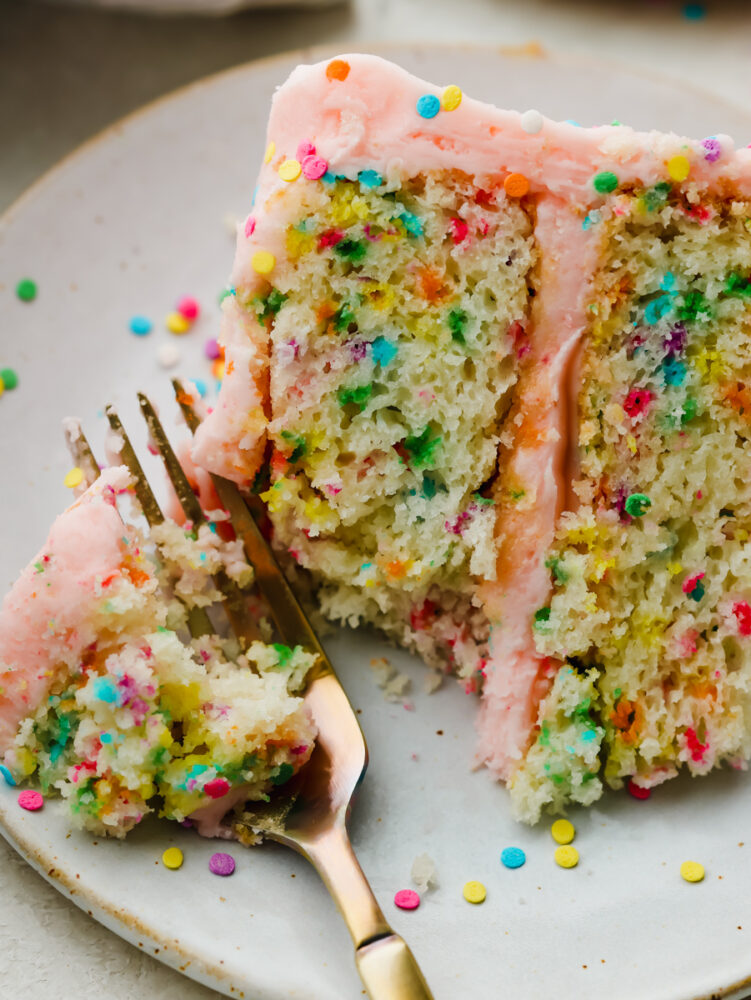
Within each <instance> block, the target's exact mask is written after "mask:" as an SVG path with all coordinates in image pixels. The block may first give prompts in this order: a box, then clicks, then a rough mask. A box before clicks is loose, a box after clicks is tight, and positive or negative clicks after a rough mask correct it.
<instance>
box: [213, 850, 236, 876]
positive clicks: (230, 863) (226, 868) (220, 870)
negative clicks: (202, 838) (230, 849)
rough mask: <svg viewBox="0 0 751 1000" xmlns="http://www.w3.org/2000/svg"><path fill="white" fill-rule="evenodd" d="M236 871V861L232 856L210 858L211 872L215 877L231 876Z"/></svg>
mask: <svg viewBox="0 0 751 1000" xmlns="http://www.w3.org/2000/svg"><path fill="white" fill-rule="evenodd" d="M234 870H235V859H234V858H233V857H232V855H231V854H212V855H211V857H210V858H209V871H210V872H213V874H214V875H231V874H232V872H233V871H234Z"/></svg>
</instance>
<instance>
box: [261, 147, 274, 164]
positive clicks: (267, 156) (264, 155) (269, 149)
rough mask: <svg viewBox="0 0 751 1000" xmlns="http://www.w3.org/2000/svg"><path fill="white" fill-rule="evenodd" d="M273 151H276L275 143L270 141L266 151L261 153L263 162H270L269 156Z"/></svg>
mask: <svg viewBox="0 0 751 1000" xmlns="http://www.w3.org/2000/svg"><path fill="white" fill-rule="evenodd" d="M275 152H276V143H275V142H270V143H269V144H268V146H267V147H266V152H265V153H264V154H263V162H264V163H271V157H272V156H273V155H274V153H275Z"/></svg>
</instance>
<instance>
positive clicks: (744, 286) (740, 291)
mask: <svg viewBox="0 0 751 1000" xmlns="http://www.w3.org/2000/svg"><path fill="white" fill-rule="evenodd" d="M725 294H726V295H746V296H748V295H751V281H749V279H748V278H744V277H743V275H742V274H738V273H737V272H734V273H733V274H729V275H728V276H727V278H726V279H725ZM0 375H2V372H0Z"/></svg>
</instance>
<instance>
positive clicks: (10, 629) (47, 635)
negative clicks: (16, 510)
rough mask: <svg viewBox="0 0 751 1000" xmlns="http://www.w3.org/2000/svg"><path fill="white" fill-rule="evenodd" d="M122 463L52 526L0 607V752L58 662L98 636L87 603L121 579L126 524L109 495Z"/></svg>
mask: <svg viewBox="0 0 751 1000" xmlns="http://www.w3.org/2000/svg"><path fill="white" fill-rule="evenodd" d="M129 482H130V476H129V473H128V471H127V469H125V468H114V469H107V470H106V471H105V472H103V473H102V475H101V476H100V477H99V479H97V481H96V483H94V485H93V486H91V487H90V488H89V489H88V490H87V491H86V492H85V493H84V494H83V495H82V496H81V497H79V499H78V500H77V501H76V502H75V503H74V504H73V505H72V506H71V507H69V508H68V509H67V510H66V511H64V513H62V514H61V515H60V516H59V517H58V518H57V520H56V521H55V522H54V524H53V525H52V528H51V529H50V533H49V536H48V538H47V541H46V542H45V544H44V547H43V548H42V549H41V550H40V552H39V553H38V554H37V556H36V558H35V559H33V560H32V561H31V563H30V564H29V565H28V566H27V567H26V569H25V570H24V571H23V573H22V574H21V576H20V577H19V578H18V580H17V581H16V583H15V584H14V586H13V587H12V589H11V590H10V592H9V593H8V594H7V596H6V597H5V600H4V601H3V605H2V609H0V756H2V754H3V753H4V752H5V751H6V750H7V749H8V748H9V746H10V745H11V743H12V742H13V739H14V737H15V735H16V732H17V730H18V726H19V724H20V722H21V720H22V719H24V718H25V717H26V716H27V715H31V714H32V713H33V712H34V711H35V710H36V709H37V708H38V707H39V705H40V704H41V703H42V702H43V701H44V699H45V698H46V697H47V695H48V693H49V690H50V688H51V686H52V684H53V682H54V681H55V679H56V678H57V677H58V676H59V665H61V664H62V663H63V662H65V661H67V662H71V661H73V660H75V659H76V658H78V657H80V656H82V654H83V652H84V651H85V649H86V648H87V647H88V646H90V645H91V643H93V642H95V641H96V638H97V635H96V629H95V625H94V624H93V622H92V604H95V603H99V602H101V601H103V600H105V599H106V597H107V595H108V593H111V592H112V589H113V586H114V584H115V583H116V581H117V580H118V579H120V567H121V563H122V561H123V556H124V554H125V551H126V548H125V545H124V543H123V537H124V536H126V529H125V527H124V525H123V522H122V521H121V519H120V516H119V514H118V513H117V509H116V507H115V496H116V494H117V493H118V492H120V491H122V490H124V489H127V487H128V484H129Z"/></svg>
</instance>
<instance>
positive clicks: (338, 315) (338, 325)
mask: <svg viewBox="0 0 751 1000" xmlns="http://www.w3.org/2000/svg"><path fill="white" fill-rule="evenodd" d="M331 319H332V322H333V324H334V329H335V330H336V332H337V333H342V332H343V331H345V330H346V329H347V328H348V327H349V325H350V323H356V322H357V321H356V319H355V311H354V309H353V308H352V306H351V305H350V304H349V303H348V302H343V303H342V305H340V306H339V308H338V309H337V310H336V312H335V313H334V315H333V316H332V317H331Z"/></svg>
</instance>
